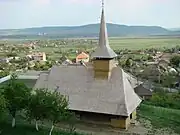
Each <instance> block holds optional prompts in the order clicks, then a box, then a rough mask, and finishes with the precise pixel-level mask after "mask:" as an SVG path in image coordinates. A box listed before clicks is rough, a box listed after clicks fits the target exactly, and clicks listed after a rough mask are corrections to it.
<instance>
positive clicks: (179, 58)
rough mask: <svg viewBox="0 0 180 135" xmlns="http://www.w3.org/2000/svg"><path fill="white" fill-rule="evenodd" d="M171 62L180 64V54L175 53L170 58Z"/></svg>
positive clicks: (176, 64) (175, 64)
mask: <svg viewBox="0 0 180 135" xmlns="http://www.w3.org/2000/svg"><path fill="white" fill-rule="evenodd" d="M170 63H171V64H172V65H174V66H176V67H178V66H179V64H180V56H179V55H175V56H173V57H172V58H171V59H170Z"/></svg>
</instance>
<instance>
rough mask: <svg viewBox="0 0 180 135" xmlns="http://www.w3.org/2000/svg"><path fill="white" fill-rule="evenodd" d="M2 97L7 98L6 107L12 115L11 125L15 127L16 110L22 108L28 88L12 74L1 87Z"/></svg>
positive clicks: (25, 103)
mask: <svg viewBox="0 0 180 135" xmlns="http://www.w3.org/2000/svg"><path fill="white" fill-rule="evenodd" d="M3 89H4V97H5V99H6V100H7V102H8V104H7V109H8V110H9V113H10V114H11V116H12V117H13V119H12V127H15V120H16V119H15V118H16V113H17V111H21V110H23V109H24V108H25V107H26V106H27V104H28V99H29V97H30V89H29V88H27V87H26V85H25V84H23V83H20V82H18V80H17V76H16V75H15V74H13V75H12V76H11V79H10V80H9V82H8V83H7V84H6V85H5V86H4V87H3Z"/></svg>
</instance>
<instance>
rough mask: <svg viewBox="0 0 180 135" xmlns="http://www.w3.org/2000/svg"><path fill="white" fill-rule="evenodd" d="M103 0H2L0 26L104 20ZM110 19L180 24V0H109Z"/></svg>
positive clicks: (0, 1)
mask: <svg viewBox="0 0 180 135" xmlns="http://www.w3.org/2000/svg"><path fill="white" fill-rule="evenodd" d="M100 13H101V0H0V29H17V28H30V27H43V26H79V25H85V24H91V23H98V22H99V21H100ZM105 16H106V17H105V18H106V22H108V23H115V24H123V25H145V26H162V27H165V28H176V27H177V28H180V0H105Z"/></svg>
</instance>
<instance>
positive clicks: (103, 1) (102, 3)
mask: <svg viewBox="0 0 180 135" xmlns="http://www.w3.org/2000/svg"><path fill="white" fill-rule="evenodd" d="M102 8H104V0H102Z"/></svg>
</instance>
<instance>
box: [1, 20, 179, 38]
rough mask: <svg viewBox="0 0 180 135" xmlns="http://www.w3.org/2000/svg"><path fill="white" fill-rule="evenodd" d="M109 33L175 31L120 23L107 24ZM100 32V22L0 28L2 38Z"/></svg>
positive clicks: (157, 33) (151, 33)
mask: <svg viewBox="0 0 180 135" xmlns="http://www.w3.org/2000/svg"><path fill="white" fill-rule="evenodd" d="M107 29H108V34H109V36H111V37H119V36H152V35H173V34H179V33H180V32H174V31H170V30H167V29H165V28H162V27H158V26H127V25H118V24H110V23H108V24H107ZM98 34H99V24H89V25H83V26H59V27H39V28H26V29H9V30H8V29H7V30H0V36H1V38H7V37H16V38H17V37H28V36H29V37H35V36H45V37H61V38H64V37H97V36H98Z"/></svg>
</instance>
